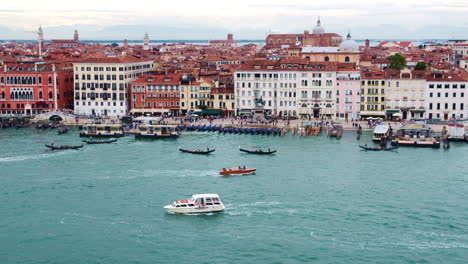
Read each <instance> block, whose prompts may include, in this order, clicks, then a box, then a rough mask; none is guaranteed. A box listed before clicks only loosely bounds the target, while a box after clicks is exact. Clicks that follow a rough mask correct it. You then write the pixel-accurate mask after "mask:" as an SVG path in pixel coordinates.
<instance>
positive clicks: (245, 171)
mask: <svg viewBox="0 0 468 264" xmlns="http://www.w3.org/2000/svg"><path fill="white" fill-rule="evenodd" d="M255 171H257V169H241V170H237V169H236V170H234V169H226V170H220V171H219V174H221V175H234V174H248V173H252V172H255Z"/></svg>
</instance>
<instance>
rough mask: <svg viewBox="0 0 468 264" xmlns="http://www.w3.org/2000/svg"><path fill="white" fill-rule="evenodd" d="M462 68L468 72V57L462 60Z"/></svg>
mask: <svg viewBox="0 0 468 264" xmlns="http://www.w3.org/2000/svg"><path fill="white" fill-rule="evenodd" d="M460 68H462V69H464V70H465V71H468V56H466V57H464V58H461V59H460Z"/></svg>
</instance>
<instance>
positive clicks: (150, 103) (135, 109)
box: [130, 74, 181, 115]
mask: <svg viewBox="0 0 468 264" xmlns="http://www.w3.org/2000/svg"><path fill="white" fill-rule="evenodd" d="M180 78H181V75H179V74H165V75H141V76H139V77H138V79H136V80H135V81H133V82H132V83H131V84H130V87H131V89H130V108H131V109H130V113H132V114H137V115H138V114H152V115H153V114H168V113H171V114H175V115H177V114H179V110H180V88H179V85H180Z"/></svg>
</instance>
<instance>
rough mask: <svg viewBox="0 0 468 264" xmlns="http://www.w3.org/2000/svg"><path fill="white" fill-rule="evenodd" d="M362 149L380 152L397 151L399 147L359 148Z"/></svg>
mask: <svg viewBox="0 0 468 264" xmlns="http://www.w3.org/2000/svg"><path fill="white" fill-rule="evenodd" d="M359 147H360V148H362V149H364V150H373V151H380V150H385V151H388V150H394V149H397V148H398V147H367V146H359Z"/></svg>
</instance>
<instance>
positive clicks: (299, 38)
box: [265, 19, 343, 48]
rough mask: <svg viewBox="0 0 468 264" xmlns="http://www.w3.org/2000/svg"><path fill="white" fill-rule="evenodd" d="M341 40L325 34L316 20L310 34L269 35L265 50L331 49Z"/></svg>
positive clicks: (336, 36) (305, 32)
mask: <svg viewBox="0 0 468 264" xmlns="http://www.w3.org/2000/svg"><path fill="white" fill-rule="evenodd" d="M342 40H343V39H342V37H341V36H340V35H338V34H336V33H325V29H324V28H323V27H322V24H321V22H320V19H318V20H317V26H315V27H314V28H313V30H312V34H311V33H310V31H308V30H305V31H304V34H269V35H268V36H267V38H266V41H265V42H266V46H265V48H281V47H283V46H301V47H305V46H311V47H332V46H338V45H339V44H340V43H341V41H342Z"/></svg>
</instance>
